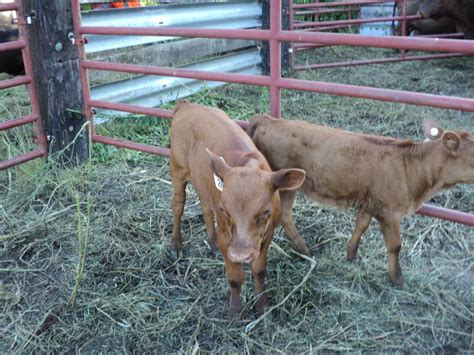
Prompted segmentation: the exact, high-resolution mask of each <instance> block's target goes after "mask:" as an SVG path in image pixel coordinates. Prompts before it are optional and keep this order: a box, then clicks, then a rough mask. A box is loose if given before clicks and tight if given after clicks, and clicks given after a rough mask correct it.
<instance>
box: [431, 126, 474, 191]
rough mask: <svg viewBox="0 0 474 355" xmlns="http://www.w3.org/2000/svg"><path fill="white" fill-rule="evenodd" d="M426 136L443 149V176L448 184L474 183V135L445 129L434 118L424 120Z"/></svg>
mask: <svg viewBox="0 0 474 355" xmlns="http://www.w3.org/2000/svg"><path fill="white" fill-rule="evenodd" d="M423 131H424V133H425V136H426V137H427V138H428V139H430V140H433V141H436V142H438V145H439V146H440V148H441V151H442V160H441V161H440V163H441V164H442V166H441V167H440V169H442V177H443V180H445V181H446V183H447V184H456V183H468V184H472V183H474V136H473V135H472V134H471V133H469V132H466V131H444V130H443V129H442V128H441V126H440V125H439V124H438V123H437V122H434V121H432V120H424V121H423Z"/></svg>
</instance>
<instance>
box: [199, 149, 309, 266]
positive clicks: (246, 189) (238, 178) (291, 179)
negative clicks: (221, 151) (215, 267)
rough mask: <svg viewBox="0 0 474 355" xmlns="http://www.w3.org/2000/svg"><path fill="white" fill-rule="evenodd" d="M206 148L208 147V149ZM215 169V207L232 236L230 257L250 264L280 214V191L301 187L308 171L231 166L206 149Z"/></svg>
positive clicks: (220, 219) (229, 243)
mask: <svg viewBox="0 0 474 355" xmlns="http://www.w3.org/2000/svg"><path fill="white" fill-rule="evenodd" d="M206 150H207V149H206ZM207 153H208V154H209V156H210V158H211V167H212V171H213V172H214V174H215V175H216V176H218V177H219V178H220V179H221V180H222V182H223V187H222V192H221V194H220V201H219V204H218V206H216V214H217V221H218V224H221V226H219V227H220V228H224V229H225V232H226V233H225V234H226V236H227V238H229V239H228V240H227V241H226V243H227V244H228V248H227V257H228V258H229V259H230V260H231V261H233V262H237V263H242V262H246V263H251V262H253V261H255V260H256V259H257V258H258V256H259V254H260V247H261V245H262V243H263V241H264V239H265V238H266V237H267V236H268V234H267V231H268V230H269V228H273V224H274V223H275V221H277V220H278V219H279V217H278V216H277V215H279V214H280V201H279V195H278V191H279V190H293V189H298V188H299V187H300V186H301V185H302V184H303V182H304V179H305V176H306V173H305V172H304V171H303V170H300V169H283V170H279V171H277V172H271V171H266V170H262V169H260V168H259V167H257V166H252V167H230V166H228V165H227V164H226V162H225V161H224V160H223V159H222V158H219V157H218V156H217V155H215V154H214V153H212V152H211V151H209V150H207Z"/></svg>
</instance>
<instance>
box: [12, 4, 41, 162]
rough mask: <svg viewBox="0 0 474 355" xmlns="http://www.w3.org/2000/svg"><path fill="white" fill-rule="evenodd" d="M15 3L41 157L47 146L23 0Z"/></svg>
mask: <svg viewBox="0 0 474 355" xmlns="http://www.w3.org/2000/svg"><path fill="white" fill-rule="evenodd" d="M15 3H16V4H17V5H18V9H17V10H16V11H17V18H18V35H19V38H20V40H22V41H23V42H24V43H25V46H24V47H23V48H22V50H21V54H22V57H23V65H24V67H25V75H26V76H29V77H30V78H31V80H30V82H29V83H28V84H27V86H26V87H27V90H28V95H29V97H30V102H31V111H32V114H33V115H34V116H36V120H35V121H34V127H35V134H36V139H37V140H38V148H39V150H40V151H41V152H42V153H43V156H47V155H48V145H47V139H46V135H45V133H44V130H43V120H42V117H41V109H40V105H39V100H38V93H37V91H36V81H35V78H34V75H33V63H32V61H31V52H30V46H29V43H28V35H27V30H26V26H28V25H27V23H26V16H25V14H24V11H23V0H15Z"/></svg>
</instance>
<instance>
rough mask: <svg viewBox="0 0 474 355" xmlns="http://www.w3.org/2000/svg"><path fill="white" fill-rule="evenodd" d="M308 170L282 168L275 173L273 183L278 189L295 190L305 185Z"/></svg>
mask: <svg viewBox="0 0 474 355" xmlns="http://www.w3.org/2000/svg"><path fill="white" fill-rule="evenodd" d="M305 177H306V172H305V171H304V170H301V169H282V170H278V171H276V172H274V173H273V175H272V178H271V179H272V184H273V186H274V187H275V189H276V190H278V189H279V190H295V189H297V188H299V187H300V186H301V185H303V182H304V179H305Z"/></svg>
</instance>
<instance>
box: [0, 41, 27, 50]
mask: <svg viewBox="0 0 474 355" xmlns="http://www.w3.org/2000/svg"><path fill="white" fill-rule="evenodd" d="M24 46H25V42H24V41H21V40H18V41H12V42H4V43H0V52H6V51H12V50H15V49H22V48H23V47H24Z"/></svg>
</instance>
